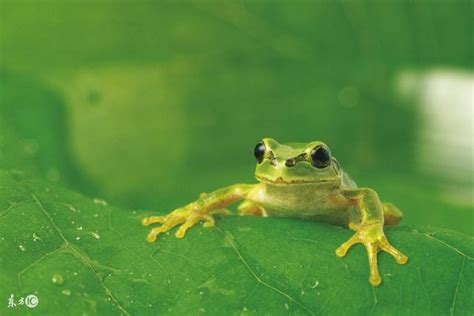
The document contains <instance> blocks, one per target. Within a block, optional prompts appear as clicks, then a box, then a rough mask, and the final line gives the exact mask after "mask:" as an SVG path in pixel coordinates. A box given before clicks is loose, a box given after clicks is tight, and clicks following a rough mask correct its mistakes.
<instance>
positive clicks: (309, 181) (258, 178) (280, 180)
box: [255, 175, 334, 184]
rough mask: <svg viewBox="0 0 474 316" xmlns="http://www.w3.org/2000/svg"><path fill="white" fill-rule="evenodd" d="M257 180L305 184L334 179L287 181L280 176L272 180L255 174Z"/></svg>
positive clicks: (272, 182) (273, 182)
mask: <svg viewBox="0 0 474 316" xmlns="http://www.w3.org/2000/svg"><path fill="white" fill-rule="evenodd" d="M255 177H256V178H257V180H259V181H262V182H266V183H271V184H305V183H323V182H331V181H334V179H321V180H317V181H312V180H292V181H287V180H285V179H283V178H282V177H278V178H276V180H272V179H269V178H266V177H263V176H259V175H255Z"/></svg>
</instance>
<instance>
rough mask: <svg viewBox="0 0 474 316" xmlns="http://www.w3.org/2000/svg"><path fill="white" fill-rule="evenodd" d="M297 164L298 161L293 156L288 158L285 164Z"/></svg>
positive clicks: (289, 165)
mask: <svg viewBox="0 0 474 316" xmlns="http://www.w3.org/2000/svg"><path fill="white" fill-rule="evenodd" d="M295 164H296V161H295V159H293V158H291V159H287V160H286V161H285V166H287V167H293V166H294V165H295Z"/></svg>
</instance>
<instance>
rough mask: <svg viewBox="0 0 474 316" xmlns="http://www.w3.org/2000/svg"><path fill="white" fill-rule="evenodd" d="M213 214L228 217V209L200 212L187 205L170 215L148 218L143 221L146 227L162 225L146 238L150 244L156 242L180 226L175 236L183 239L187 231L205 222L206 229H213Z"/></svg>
mask: <svg viewBox="0 0 474 316" xmlns="http://www.w3.org/2000/svg"><path fill="white" fill-rule="evenodd" d="M213 214H222V215H227V214H228V211H227V210H226V209H216V210H213V211H212V212H209V211H205V210H199V207H198V206H196V205H194V203H192V204H190V205H186V206H185V207H182V208H178V209H176V210H174V211H173V212H171V213H169V214H168V215H163V216H150V217H146V218H144V219H143V220H142V224H143V225H145V226H148V225H151V224H154V223H160V224H162V225H161V226H159V227H155V228H152V229H151V231H150V233H149V234H148V236H147V238H146V239H147V241H148V242H154V241H155V240H156V238H157V237H158V235H160V234H163V233H166V232H168V231H169V230H171V229H172V228H173V227H175V226H178V225H181V226H180V227H179V228H178V230H177V231H176V233H175V236H176V237H177V238H183V237H184V235H185V234H186V231H187V230H188V229H189V228H191V227H193V226H194V225H196V224H197V223H199V222H200V221H203V222H204V223H203V226H204V227H213V226H214V225H215V220H214V218H213Z"/></svg>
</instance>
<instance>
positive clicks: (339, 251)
mask: <svg viewBox="0 0 474 316" xmlns="http://www.w3.org/2000/svg"><path fill="white" fill-rule="evenodd" d="M360 242H361V240H360V238H359V236H358V235H357V234H355V235H353V236H352V237H351V238H349V240H348V241H346V242H345V243H343V244H342V245H340V246H339V247H338V248H337V249H336V255H337V256H338V257H344V256H345V255H346V254H347V251H348V250H349V249H350V248H351V247H352V246H353V245H355V244H357V243H360Z"/></svg>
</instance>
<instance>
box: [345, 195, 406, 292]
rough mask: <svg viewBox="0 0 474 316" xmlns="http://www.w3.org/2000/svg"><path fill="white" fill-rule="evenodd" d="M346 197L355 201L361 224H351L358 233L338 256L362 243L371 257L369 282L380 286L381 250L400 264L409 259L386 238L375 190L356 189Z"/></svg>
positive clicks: (381, 210) (380, 204)
mask: <svg viewBox="0 0 474 316" xmlns="http://www.w3.org/2000/svg"><path fill="white" fill-rule="evenodd" d="M344 195H345V196H346V197H347V198H349V199H351V200H354V201H355V203H356V205H357V209H358V212H359V216H360V222H359V223H350V224H349V228H351V229H352V230H355V231H356V233H355V234H354V235H353V236H352V237H351V238H350V239H349V240H348V241H346V242H345V243H343V244H342V245H341V246H340V247H339V248H337V249H336V254H337V255H338V256H339V257H343V256H345V255H346V253H347V251H348V250H349V248H351V247H352V246H353V245H354V244H357V243H362V244H363V245H364V246H365V248H366V249H367V254H368V256H369V268H370V278H369V282H370V283H371V284H372V285H379V284H380V283H381V282H382V278H381V277H380V274H379V271H378V266H377V254H378V252H379V251H380V250H383V251H385V252H388V253H389V254H391V255H392V256H393V257H394V258H395V260H396V261H397V262H398V263H400V264H405V263H406V262H407V261H408V258H407V256H405V255H404V254H402V253H401V252H400V251H398V250H397V249H396V248H394V247H393V246H392V245H391V244H390V243H389V242H388V240H387V238H386V237H385V234H384V232H383V226H384V213H383V205H382V203H381V202H380V199H379V197H378V195H377V193H376V192H375V191H374V190H372V189H354V190H348V191H346V192H344Z"/></svg>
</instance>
